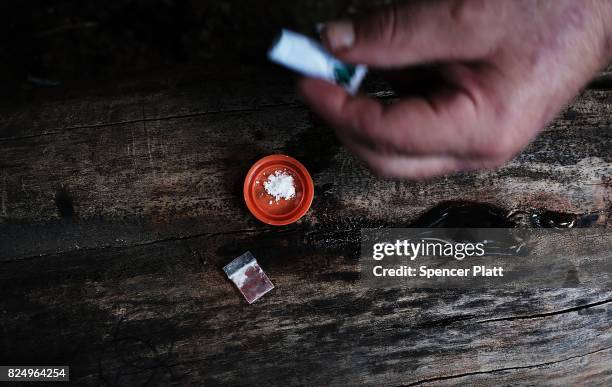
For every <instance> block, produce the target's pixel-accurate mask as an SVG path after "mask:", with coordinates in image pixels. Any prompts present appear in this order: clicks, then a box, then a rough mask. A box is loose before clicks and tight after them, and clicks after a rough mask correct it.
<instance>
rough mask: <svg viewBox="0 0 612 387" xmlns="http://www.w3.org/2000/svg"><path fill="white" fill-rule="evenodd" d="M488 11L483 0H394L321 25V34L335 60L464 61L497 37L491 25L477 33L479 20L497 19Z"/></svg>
mask: <svg viewBox="0 0 612 387" xmlns="http://www.w3.org/2000/svg"><path fill="white" fill-rule="evenodd" d="M494 8H495V7H494ZM499 8H500V7H499V6H498V7H496V9H497V11H498V12H499ZM490 9H491V7H490V4H488V3H487V1H461V0H459V1H414V2H410V3H407V4H402V5H399V4H395V5H391V6H388V7H385V8H382V9H380V10H378V11H376V12H374V13H373V14H370V15H368V16H366V17H362V18H359V19H356V20H344V21H337V22H330V23H327V24H326V25H325V26H324V28H323V30H322V37H323V40H324V42H325V43H326V45H327V46H328V48H329V49H330V50H331V51H332V52H333V53H334V54H335V55H336V56H338V57H340V58H341V59H343V60H346V61H348V62H352V63H363V64H367V65H371V66H379V67H391V66H406V65H411V64H415V63H424V62H433V61H439V60H470V59H474V58H480V57H482V56H483V55H486V54H487V53H488V52H489V51H491V50H492V47H493V44H494V42H495V41H496V40H497V31H499V30H500V29H499V28H494V27H495V26H491V25H487V33H486V34H482V33H477V32H478V31H479V30H480V31H482V29H481V28H482V27H483V26H482V24H483V23H489V24H491V23H492V21H494V20H496V19H498V18H499V15H491V14H490V13H491V12H492V11H491V10H490ZM491 16H497V18H496V17H491Z"/></svg>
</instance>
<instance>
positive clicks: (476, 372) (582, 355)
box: [407, 346, 612, 386]
mask: <svg viewBox="0 0 612 387" xmlns="http://www.w3.org/2000/svg"><path fill="white" fill-rule="evenodd" d="M610 349H612V346H609V347H604V348H600V349H596V350H594V351H590V352H587V353H584V354H580V355H575V356H570V357H567V358H564V359H560V360H554V361H548V362H544V363H537V364H529V365H525V366H516V367H503V368H495V369H491V370H485V371H474V372H465V373H462V374H455V375H448V376H438V377H434V378H428V379H422V380H418V381H416V382H413V383H410V384H407V386H419V385H422V384H426V383H434V382H441V381H443V380H450V379H459V378H465V377H469V376H474V375H486V374H494V373H497V372H505V371H517V370H525V369H531V368H540V367H547V366H550V365H554V364H559V363H564V362H567V361H570V360H574V359H580V358H582V357H585V356H590V355H593V354H596V353H599V352H604V351H607V350H610Z"/></svg>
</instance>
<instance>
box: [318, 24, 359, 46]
mask: <svg viewBox="0 0 612 387" xmlns="http://www.w3.org/2000/svg"><path fill="white" fill-rule="evenodd" d="M323 29H324V32H323V33H324V35H325V38H326V40H327V44H329V47H330V48H331V49H332V50H333V51H339V50H344V49H347V48H350V47H351V46H352V45H353V44H354V43H355V28H354V27H353V23H352V22H350V21H338V22H331V23H327V24H325V26H324V27H323Z"/></svg>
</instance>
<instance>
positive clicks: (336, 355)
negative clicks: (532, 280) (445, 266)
mask: <svg viewBox="0 0 612 387" xmlns="http://www.w3.org/2000/svg"><path fill="white" fill-rule="evenodd" d="M303 236H304V235H303V233H302V232H300V231H299V230H296V231H294V232H278V231H275V232H270V233H260V232H244V233H238V234H233V235H218V236H215V237H200V238H191V239H188V240H181V241H167V242H159V243H154V244H149V245H143V246H138V247H128V248H102V249H95V250H91V251H75V252H70V253H64V254H60V255H57V256H52V257H47V258H45V259H43V260H26V261H16V262H12V263H4V264H3V270H2V271H1V272H0V273H1V274H0V283H2V284H3V294H4V297H3V298H2V300H1V301H0V310H3V313H4V315H10V316H11V318H10V319H2V320H1V321H2V325H1V327H2V333H3V335H2V337H3V338H4V341H3V348H4V351H3V354H6V355H3V356H0V361H3V362H6V361H8V360H9V359H10V361H12V362H15V361H21V362H24V361H29V362H32V361H37V362H40V363H45V362H49V361H51V360H53V361H55V362H58V361H59V362H65V363H69V364H71V366H72V371H73V373H72V374H73V376H74V379H73V380H76V381H77V382H79V383H83V384H99V383H100V381H101V380H105V381H109V380H111V381H112V380H116V382H115V383H116V384H121V385H129V384H134V383H142V382H143V381H146V380H147V379H148V378H149V377H152V378H154V380H156V381H158V382H160V381H168V382H176V383H183V384H193V383H230V384H236V383H242V384H250V383H275V382H278V380H284V381H286V382H287V383H293V384H297V383H300V384H303V383H307V384H329V383H331V384H346V383H348V382H363V383H367V384H376V385H380V384H410V383H422V382H425V381H428V380H429V381H433V382H436V383H442V382H443V381H447V382H448V383H449V384H450V383H459V382H463V383H469V382H470V381H472V380H473V381H482V380H487V378H489V379H488V380H490V379H491V378H493V377H495V378H498V379H499V380H503V381H505V382H506V383H511V382H515V381H521V380H543V379H540V378H544V377H545V378H547V379H546V380H548V381H549V382H550V383H555V382H563V381H573V382H584V383H587V382H588V383H590V384H594V385H602V386H603V385H606V384H607V382H608V381H609V380H610V375H609V373H607V371H606V370H609V364H610V355H611V354H610V348H611V347H612V327H611V326H610V316H611V313H612V292H610V291H605V292H604V291H599V290H587V289H558V290H547V291H538V290H528V289H524V290H520V291H516V290H511V289H507V290H503V289H498V290H489V291H486V292H483V291H482V290H464V291H457V290H437V291H418V290H409V289H399V288H398V289H367V288H365V287H364V286H363V284H362V283H361V282H355V281H354V280H353V279H354V278H355V277H354V275H353V274H354V273H355V261H354V260H353V259H351V258H350V256H349V255H350V254H349V255H347V254H348V253H347V252H345V251H343V249H342V248H340V249H338V248H334V246H333V245H331V247H328V248H321V247H320V245H313V244H312V243H309V242H308V241H306V242H305V241H304V240H303ZM245 247H248V248H252V249H253V251H254V252H255V253H256V254H257V257H258V259H259V261H260V263H261V264H262V266H263V267H264V268H265V270H266V271H267V272H268V274H269V276H270V278H271V279H272V280H273V281H274V283H275V285H276V289H275V290H274V291H273V292H272V293H269V294H268V295H266V297H264V298H263V299H261V300H260V301H258V302H257V303H256V304H253V305H251V306H249V305H246V303H244V301H242V299H241V298H240V296H239V295H238V293H237V292H236V290H235V289H234V288H233V287H232V285H231V283H230V282H229V281H227V280H226V279H225V278H224V276H223V273H222V271H221V267H222V265H223V264H225V263H227V261H228V260H229V259H231V257H232V256H235V255H237V254H238V253H240V252H242V249H244V248H245ZM314 247H316V248H314ZM32 324H35V325H36V327H37V329H36V331H33V330H32V329H31V326H32ZM5 356H6V357H5ZM9 356H10V357H9ZM585 360H591V363H590V364H589V367H585V366H584V364H583V362H584V361H585ZM561 367H562V368H561ZM550 369H553V370H556V371H555V373H550V372H549V371H548V370H550ZM115 378H116V379H115ZM441 378H442V379H441ZM445 378H448V379H445Z"/></svg>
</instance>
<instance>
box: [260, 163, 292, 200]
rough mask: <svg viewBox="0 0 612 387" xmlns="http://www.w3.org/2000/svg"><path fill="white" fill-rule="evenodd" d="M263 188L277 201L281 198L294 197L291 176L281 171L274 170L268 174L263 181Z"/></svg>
mask: <svg viewBox="0 0 612 387" xmlns="http://www.w3.org/2000/svg"><path fill="white" fill-rule="evenodd" d="M264 188H265V189H266V192H267V193H268V195H272V196H274V200H276V201H277V202H278V201H279V200H281V199H285V200H289V199H291V198H293V197H295V185H294V184H293V176H291V175H290V174H288V173H286V172H283V171H275V172H274V173H273V174H270V176H268V179H267V180H266V181H265V182H264Z"/></svg>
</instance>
